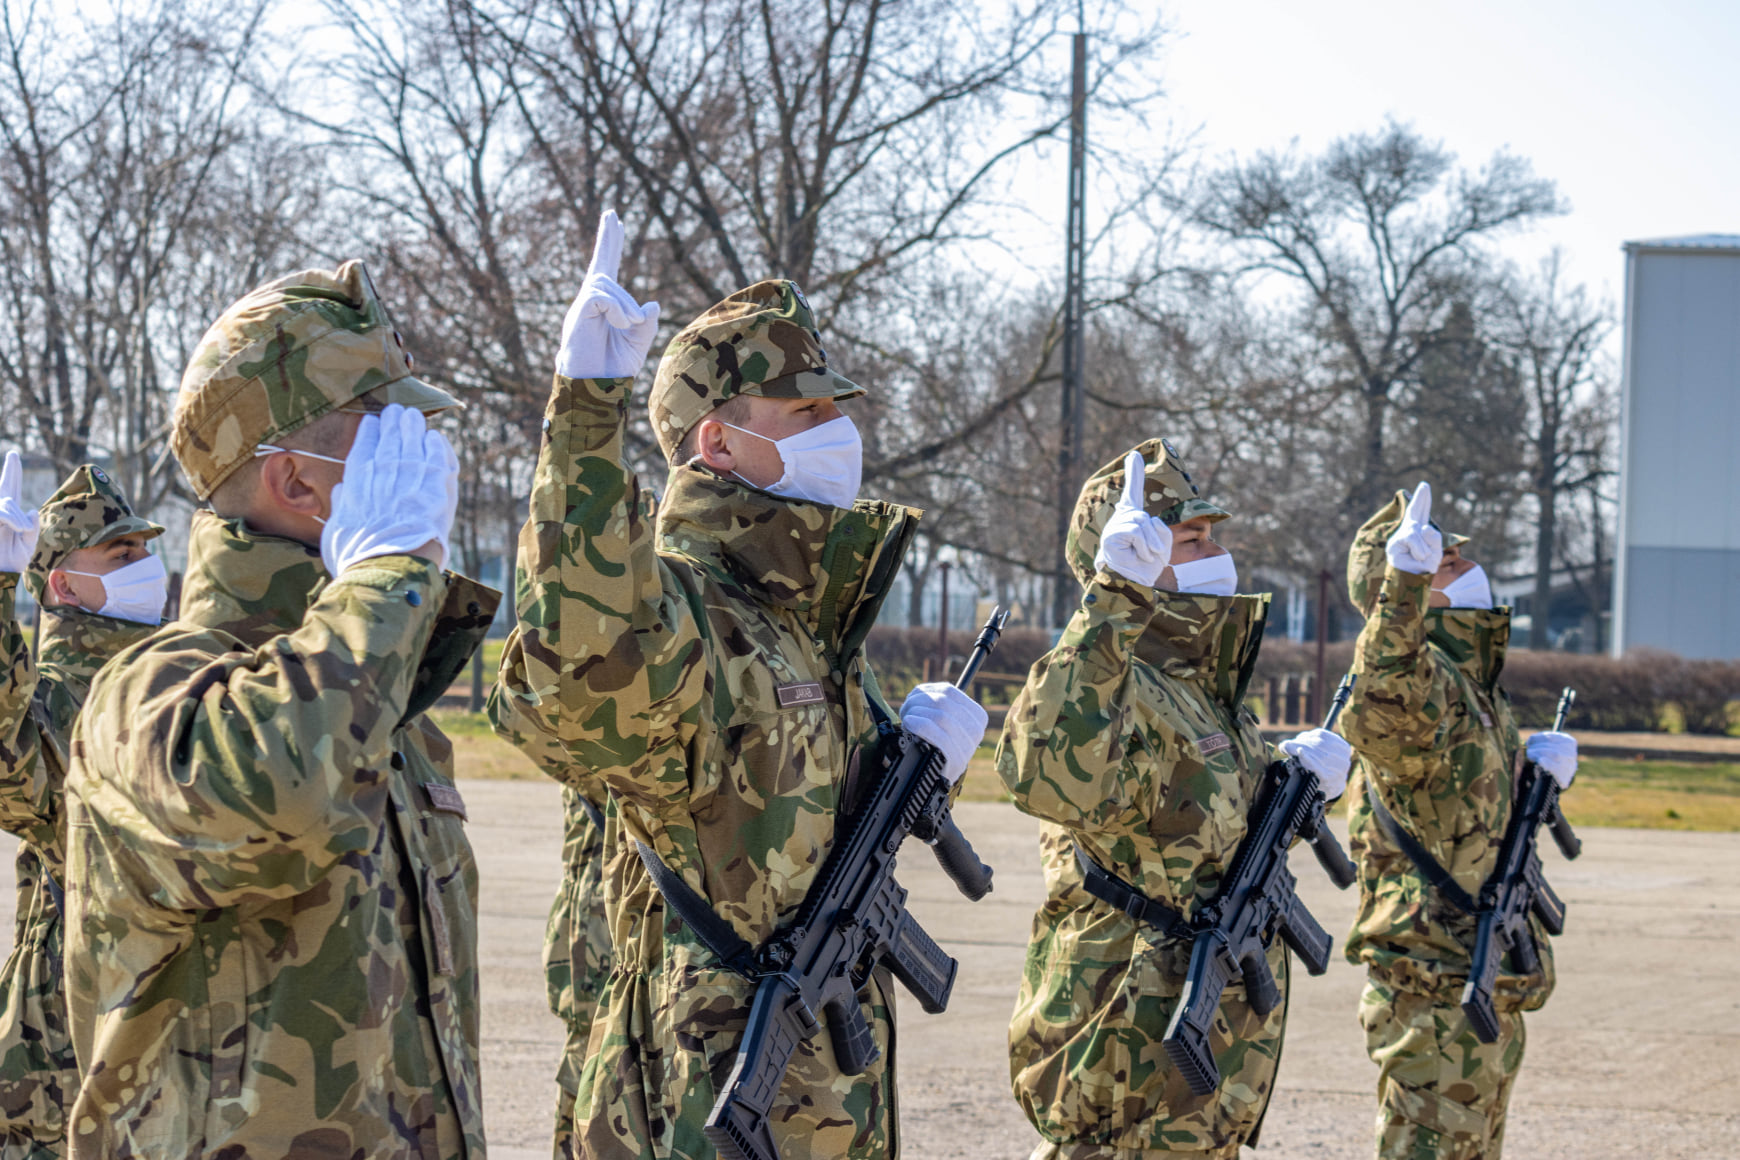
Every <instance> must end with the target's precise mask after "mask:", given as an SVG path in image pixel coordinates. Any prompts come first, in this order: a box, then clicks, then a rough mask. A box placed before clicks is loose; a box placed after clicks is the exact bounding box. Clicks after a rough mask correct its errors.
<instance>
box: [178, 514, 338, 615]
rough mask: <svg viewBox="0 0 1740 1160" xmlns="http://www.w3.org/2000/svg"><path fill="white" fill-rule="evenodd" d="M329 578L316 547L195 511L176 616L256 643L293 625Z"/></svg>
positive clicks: (242, 523) (232, 520) (317, 596)
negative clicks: (179, 606) (178, 612)
mask: <svg viewBox="0 0 1740 1160" xmlns="http://www.w3.org/2000/svg"><path fill="white" fill-rule="evenodd" d="M329 580H330V577H328V576H327V574H326V566H325V565H324V564H322V563H321V562H320V551H319V549H317V548H310V547H309V546H308V545H306V544H302V543H298V542H297V541H295V540H287V539H284V538H283V537H281V536H268V535H262V534H261V533H259V532H255V531H253V530H252V529H251V528H249V527H248V526H247V524H246V523H245V522H243V521H242V520H240V519H224V518H223V517H221V516H219V515H217V514H215V513H213V512H209V511H198V512H195V513H194V514H193V524H192V527H191V528H190V530H189V533H188V544H187V576H186V578H185V579H184V580H183V581H182V586H181V615H180V619H182V620H184V621H189V622H191V623H194V624H197V625H199V626H200V627H201V628H216V629H222V630H223V631H224V632H227V633H230V634H231V635H232V636H235V637H237V638H238V639H240V640H241V641H242V643H244V644H246V645H248V646H250V647H252V648H258V647H259V646H261V645H263V644H265V643H266V642H267V641H268V640H270V639H272V638H273V637H274V636H277V635H279V634H280V633H285V632H291V631H294V630H295V629H296V628H297V627H298V626H299V625H301V623H302V618H303V617H304V616H306V615H307V614H308V609H309V608H310V606H312V605H313V604H314V602H315V600H316V599H318V598H319V596H320V593H321V592H322V591H323V590H324V589H325V588H326V585H327V583H328V581H329Z"/></svg>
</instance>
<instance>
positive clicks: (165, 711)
mask: <svg viewBox="0 0 1740 1160" xmlns="http://www.w3.org/2000/svg"><path fill="white" fill-rule="evenodd" d="M385 328H386V323H385V315H384V311H382V310H381V309H380V305H379V303H378V301H376V300H375V298H374V296H373V291H372V288H371V287H369V286H368V283H367V278H366V276H365V275H363V274H362V272H361V268H360V266H359V265H358V264H356V263H350V264H347V265H346V266H345V267H343V268H341V269H340V270H339V271H338V272H337V273H336V274H332V273H325V272H320V271H311V272H308V273H305V274H301V275H295V276H292V277H291V278H288V279H285V280H283V281H281V282H279V283H274V284H272V285H270V286H267V287H264V288H262V289H261V290H258V291H255V292H254V293H253V294H250V295H249V296H248V297H247V298H244V299H243V300H242V301H241V302H240V303H238V304H237V306H235V307H233V308H232V309H231V311H229V312H226V314H225V315H224V317H223V318H220V320H219V321H218V323H217V325H216V326H214V328H213V331H212V333H211V334H208V335H207V338H206V340H205V342H204V343H203V344H202V346H201V348H200V350H199V351H198V352H196V354H195V356H194V359H193V363H192V365H191V366H190V368H189V371H188V374H187V377H186V378H185V379H184V381H183V384H182V398H181V402H180V404H179V405H178V407H177V412H176V428H175V432H174V436H175V444H174V445H175V448H176V452H177V456H178V458H179V459H180V461H181V465H182V468H183V470H185V471H186V472H187V474H188V477H189V479H190V481H191V482H192V483H193V486H194V488H195V490H196V491H198V492H199V493H200V494H202V495H209V494H211V491H212V489H213V488H214V487H215V486H216V485H217V483H218V482H219V481H220V480H221V479H222V478H223V476H224V475H225V474H227V473H228V472H229V471H231V470H233V469H234V468H235V466H237V465H239V464H240V463H242V462H245V461H246V459H247V458H248V457H249V456H251V454H252V450H251V449H252V447H253V446H255V445H257V444H258V443H260V442H264V441H266V440H267V439H268V438H270V437H272V436H275V435H278V434H282V433H284V432H287V431H292V430H295V429H297V427H299V426H301V425H302V424H303V423H306V422H308V421H310V420H311V419H312V418H313V417H315V416H317V415H320V414H325V413H327V412H328V411H330V410H332V409H334V408H335V407H342V406H348V405H352V404H354V403H356V402H357V400H359V399H360V398H361V396H362V395H364V394H365V393H371V392H372V394H371V398H372V399H379V398H380V397H381V395H382V394H383V392H380V391H378V390H376V389H375V388H377V387H379V386H382V385H387V387H388V389H387V391H386V392H384V394H385V395H386V397H387V398H389V399H394V398H395V397H396V398H397V399H402V400H406V401H424V402H426V401H428V399H429V397H430V396H431V395H432V394H439V393H438V392H435V391H434V388H430V387H427V386H426V385H424V384H421V383H417V382H415V381H414V380H411V381H409V383H407V384H404V385H401V383H402V381H403V378H404V376H405V375H408V373H409V372H408V367H407V366H406V364H405V362H404V359H403V356H402V354H401V353H399V352H398V351H397V349H396V343H394V342H393V341H392V339H391V336H390V334H388V333H385ZM226 352H227V353H226ZM315 371H317V372H318V373H311V372H315ZM394 375H398V376H399V377H397V378H393V377H392V376H394ZM383 380H387V382H386V383H383ZM441 397H447V396H441ZM449 401H451V400H449ZM190 424H197V426H190ZM495 604H496V596H495V594H494V593H491V592H489V591H488V590H487V589H483V588H480V587H478V586H476V585H474V584H472V583H471V582H469V581H467V580H465V579H463V578H461V577H453V576H447V575H444V574H443V573H441V572H440V571H438V570H437V569H436V568H435V567H434V566H433V565H432V564H430V563H429V562H428V561H426V560H423V559H420V558H417V557H412V556H382V557H378V558H375V559H371V560H366V561H364V562H362V563H360V564H357V565H355V566H353V567H351V568H348V569H346V571H345V572H344V574H343V575H342V576H340V577H338V578H336V579H332V578H329V577H328V576H327V574H326V572H325V569H324V568H323V566H322V564H321V559H320V554H319V552H318V551H316V550H315V549H312V548H309V547H306V546H304V545H303V544H300V543H296V542H293V541H290V540H285V539H278V538H275V537H271V536H266V535H261V534H258V533H256V532H254V531H252V530H250V529H249V528H248V527H247V526H246V525H245V524H244V523H243V522H242V521H241V520H234V519H230V520H226V519H222V518H219V517H218V516H216V515H214V514H212V513H210V512H201V513H199V514H197V515H196V516H195V517H194V520H193V526H192V529H191V535H190V545H189V550H188V569H187V579H186V583H185V585H184V588H183V591H182V605H181V618H180V619H179V620H178V621H176V622H174V623H172V624H169V625H166V626H165V627H163V628H162V629H160V630H159V631H158V632H157V633H155V634H154V635H153V636H151V637H150V638H149V639H147V640H145V641H144V642H142V643H141V644H138V645H135V646H134V647H132V648H130V649H128V650H127V651H126V652H124V653H122V654H121V655H120V656H119V657H118V658H117V659H116V661H115V663H113V664H111V665H110V666H109V668H107V669H106V670H105V671H104V672H103V673H102V674H100V675H99V676H98V678H97V680H96V682H95V683H94V684H93V686H92V689H91V695H90V705H91V712H89V713H86V714H84V715H83V716H82V717H81V718H80V720H79V725H78V727H77V729H76V730H75V733H74V741H73V754H72V768H71V772H70V774H69V779H68V833H69V839H68V841H69V849H68V858H67V875H68V884H67V907H68V925H67V965H68V969H67V989H68V999H69V1008H70V1011H71V1017H72V1030H73V1042H74V1045H75V1047H76V1048H77V1051H78V1058H79V1062H80V1064H81V1067H82V1069H83V1075H84V1080H83V1083H82V1086H81V1087H80V1089H79V1092H78V1096H77V1099H76V1101H75V1103H74V1105H73V1108H72V1110H71V1112H70V1114H69V1116H68V1133H69V1138H70V1139H71V1141H72V1148H73V1155H74V1156H75V1157H93V1158H94V1157H98V1156H102V1157H124V1158H126V1157H140V1158H144V1157H153V1158H156V1157H164V1156H178V1157H179V1156H195V1155H198V1156H208V1155H209V1156H225V1157H237V1158H238V1160H239V1158H242V1157H248V1156H256V1157H267V1156H271V1157H279V1156H295V1157H313V1156H346V1157H348V1156H356V1155H364V1154H368V1155H395V1156H398V1155H416V1156H420V1157H429V1158H434V1160H457V1158H461V1157H481V1156H483V1155H484V1139H483V1124H482V1101H481V1093H480V1091H479V1086H478V1022H477V1020H478V990H477V989H478V964H477V955H476V930H477V928H476V922H477V871H476V866H475V863H474V861H473V858H472V854H471V848H470V845H469V843H468V841H467V839H466V836H465V804H464V801H463V800H462V798H461V797H460V795H459V792H458V790H457V789H456V788H455V787H454V785H453V761H452V747H451V745H450V744H449V743H448V741H447V739H446V738H445V737H443V736H442V734H441V732H440V731H439V730H438V729H436V728H435V726H434V725H433V724H431V723H430V722H429V720H428V718H427V717H425V716H424V715H423V712H424V710H425V709H427V708H428V707H429V706H430V705H431V704H433V703H434V701H435V700H436V698H437V697H439V696H440V694H441V693H442V691H443V690H445V689H446V688H447V686H448V685H449V684H450V683H451V682H452V680H453V679H454V677H455V676H456V675H457V674H458V673H459V672H460V671H461V670H462V668H463V667H464V665H465V663H466V662H467V661H468V660H469V659H470V657H471V654H472V652H473V651H474V650H475V649H476V647H477V645H478V644H479V642H480V641H481V639H482V637H483V633H484V631H485V629H486V627H487V626H488V624H489V622H490V618H491V616H492V614H493V611H494V607H495Z"/></svg>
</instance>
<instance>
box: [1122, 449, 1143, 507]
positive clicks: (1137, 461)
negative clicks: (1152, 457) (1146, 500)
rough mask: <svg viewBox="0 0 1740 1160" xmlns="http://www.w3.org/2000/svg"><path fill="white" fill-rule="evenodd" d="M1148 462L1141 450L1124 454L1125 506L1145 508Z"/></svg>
mask: <svg viewBox="0 0 1740 1160" xmlns="http://www.w3.org/2000/svg"><path fill="white" fill-rule="evenodd" d="M1147 472H1148V463H1147V461H1146V460H1144V459H1143V458H1142V453H1141V452H1140V451H1132V452H1130V453H1129V454H1128V455H1126V456H1124V506H1125V507H1129V508H1135V509H1136V510H1137V511H1141V510H1143V507H1144V506H1145V505H1144V504H1143V493H1144V492H1145V491H1146V489H1147V484H1148V475H1147Z"/></svg>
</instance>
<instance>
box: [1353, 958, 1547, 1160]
mask: <svg viewBox="0 0 1740 1160" xmlns="http://www.w3.org/2000/svg"><path fill="white" fill-rule="evenodd" d="M1359 1021H1360V1025H1361V1026H1363V1027H1364V1028H1365V1041H1366V1051H1367V1053H1369V1054H1370V1055H1371V1058H1372V1061H1373V1062H1374V1063H1376V1064H1377V1065H1378V1114H1377V1155H1378V1157H1379V1160H1498V1157H1499V1155H1500V1153H1501V1152H1502V1151H1503V1148H1504V1116H1505V1108H1506V1106H1507V1105H1508V1104H1509V1102H1510V1092H1511V1088H1512V1086H1513V1085H1514V1084H1515V1082H1516V1073H1517V1071H1518V1069H1520V1068H1521V1067H1522V1058H1523V1017H1522V1012H1520V1011H1518V1010H1517V1009H1516V1008H1515V1007H1514V1006H1501V1007H1499V1009H1498V1022H1499V1033H1498V1041H1497V1042H1495V1043H1482V1042H1480V1040H1479V1039H1477V1038H1475V1035H1474V1032H1473V1030H1472V1029H1470V1028H1469V1026H1468V1020H1467V1018H1466V1017H1464V1016H1463V1014H1462V1009H1461V1007H1459V1006H1457V1005H1455V1004H1445V1003H1440V1002H1437V1001H1435V1000H1433V999H1432V998H1431V997H1430V996H1427V995H1418V994H1415V993H1413V992H1411V991H1401V990H1396V989H1394V988H1391V987H1388V986H1385V985H1383V984H1380V983H1378V982H1376V981H1375V980H1373V981H1368V982H1367V983H1366V987H1365V993H1364V994H1363V995H1361V996H1360V1003H1359Z"/></svg>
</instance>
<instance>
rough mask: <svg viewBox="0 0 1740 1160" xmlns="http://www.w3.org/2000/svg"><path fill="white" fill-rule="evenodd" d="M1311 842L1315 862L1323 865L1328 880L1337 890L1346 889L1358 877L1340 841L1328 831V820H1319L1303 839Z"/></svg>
mask: <svg viewBox="0 0 1740 1160" xmlns="http://www.w3.org/2000/svg"><path fill="white" fill-rule="evenodd" d="M1305 840H1306V841H1307V842H1310V843H1311V852H1312V853H1313V854H1315V855H1317V864H1318V865H1319V866H1321V867H1323V872H1324V873H1325V874H1328V875H1329V880H1330V881H1331V882H1333V883H1335V888H1336V889H1337V890H1346V889H1347V888H1348V887H1349V886H1352V885H1353V883H1354V880H1355V879H1357V878H1358V877H1359V872H1358V871H1357V870H1355V869H1354V867H1353V863H1352V862H1351V861H1349V860H1348V857H1347V852H1346V851H1345V850H1343V849H1342V848H1341V843H1340V842H1337V841H1336V840H1335V835H1334V834H1332V833H1330V832H1329V823H1328V822H1319V823H1318V824H1317V832H1316V833H1314V834H1312V835H1311V836H1310V837H1308V838H1306V839H1305Z"/></svg>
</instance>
